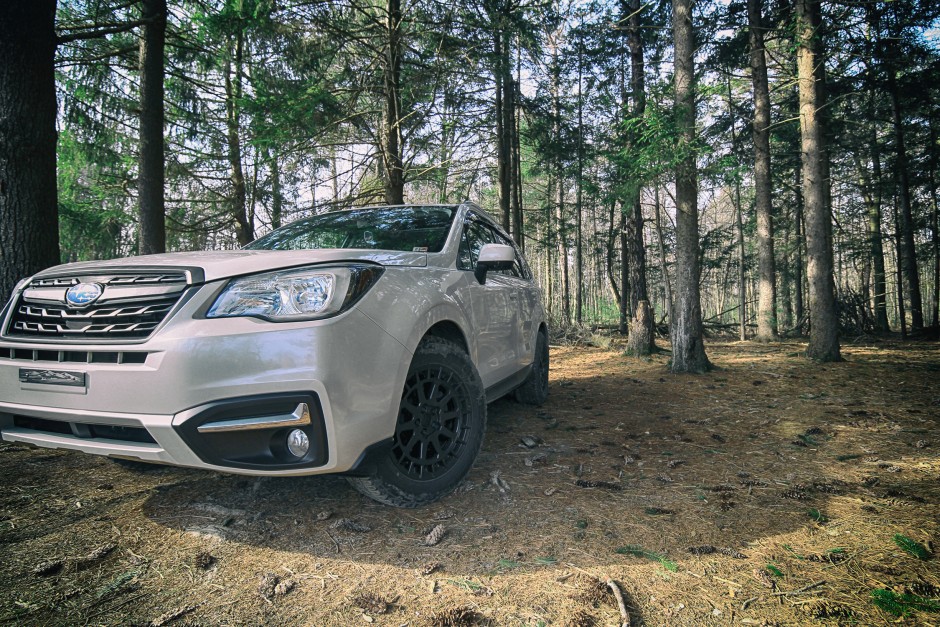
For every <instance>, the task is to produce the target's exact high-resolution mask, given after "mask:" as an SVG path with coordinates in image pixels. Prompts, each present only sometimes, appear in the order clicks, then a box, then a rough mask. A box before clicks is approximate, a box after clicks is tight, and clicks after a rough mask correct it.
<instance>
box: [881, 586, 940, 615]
mask: <svg viewBox="0 0 940 627" xmlns="http://www.w3.org/2000/svg"><path fill="white" fill-rule="evenodd" d="M871 601H872V603H874V604H875V605H877V606H878V607H879V608H881V609H883V610H884V611H886V612H888V613H889V614H894V615H895V616H908V615H909V614H911V613H912V612H914V611H921V612H931V613H936V612H940V603H938V602H936V601H931V600H930V599H925V598H924V597H920V596H917V595H916V594H898V593H897V592H894V591H893V590H888V589H887V588H879V589H877V590H872V591H871Z"/></svg>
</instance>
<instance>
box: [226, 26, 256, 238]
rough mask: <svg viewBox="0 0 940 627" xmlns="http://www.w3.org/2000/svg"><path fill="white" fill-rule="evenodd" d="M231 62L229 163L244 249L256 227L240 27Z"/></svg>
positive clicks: (228, 82)
mask: <svg viewBox="0 0 940 627" xmlns="http://www.w3.org/2000/svg"><path fill="white" fill-rule="evenodd" d="M233 43H234V50H232V59H231V60H230V61H227V62H226V68H225V109H226V125H227V130H228V133H227V137H226V138H227V141H228V161H229V167H230V169H231V174H230V175H229V178H230V180H231V181H232V219H233V220H235V236H236V237H237V238H238V243H239V244H240V245H242V246H244V245H245V244H247V243H249V242H251V241H252V240H253V239H254V238H255V234H254V228H253V227H252V225H251V222H249V220H248V214H247V212H246V210H245V198H246V196H247V194H246V190H245V173H244V171H243V169H242V145H241V105H240V101H241V97H242V55H243V54H244V44H245V38H244V33H243V32H242V28H241V26H239V28H238V32H237V33H236V34H235V41H234V42H233Z"/></svg>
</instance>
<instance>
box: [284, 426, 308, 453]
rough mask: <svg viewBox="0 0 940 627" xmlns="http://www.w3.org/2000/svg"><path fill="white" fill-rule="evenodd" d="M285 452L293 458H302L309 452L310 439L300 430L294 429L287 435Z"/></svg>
mask: <svg viewBox="0 0 940 627" xmlns="http://www.w3.org/2000/svg"><path fill="white" fill-rule="evenodd" d="M287 450H288V451H290V454H291V455H293V456H294V457H303V456H305V455H306V454H307V451H309V450H310V438H308V437H307V434H306V433H304V432H303V431H302V430H301V429H294V430H293V431H291V432H290V433H288V434H287Z"/></svg>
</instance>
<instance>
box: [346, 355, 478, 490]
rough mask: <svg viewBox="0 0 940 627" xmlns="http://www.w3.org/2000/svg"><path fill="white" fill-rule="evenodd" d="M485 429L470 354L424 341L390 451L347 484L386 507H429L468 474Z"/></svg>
mask: <svg viewBox="0 0 940 627" xmlns="http://www.w3.org/2000/svg"><path fill="white" fill-rule="evenodd" d="M485 430H486V398H485V395H484V391H483V383H482V381H481V380H480V375H479V374H478V373H477V369H476V367H475V366H474V365H473V362H472V361H471V360H470V357H469V355H467V353H466V352H465V351H464V350H463V349H462V348H461V347H460V346H458V345H457V344H455V343H453V342H450V341H448V340H445V339H442V338H437V337H427V338H425V339H424V340H423V341H422V342H421V344H420V345H419V346H418V348H417V350H416V351H415V354H414V358H413V359H412V362H411V367H410V368H409V369H408V376H407V378H406V379H405V387H404V390H403V391H402V397H401V402H400V404H399V409H398V421H397V424H396V425H395V434H394V436H393V437H392V446H391V448H390V450H389V452H388V453H387V454H386V455H383V456H382V458H381V459H379V460H378V462H377V464H376V469H375V472H374V473H373V474H372V475H370V476H367V477H352V478H350V483H352V485H353V486H354V487H355V488H356V489H357V490H359V491H360V492H362V493H363V494H365V495H366V496H368V497H370V498H373V499H375V500H376V501H379V502H382V503H385V504H388V505H394V506H397V507H419V506H421V505H425V504H427V503H431V502H433V501H436V500H437V499H439V498H441V497H443V496H445V495H447V494H449V493H450V492H452V491H453V490H454V488H456V487H457V485H458V484H459V483H460V481H461V480H462V479H463V478H464V477H465V476H466V475H467V473H468V472H469V471H470V468H471V467H472V466H473V462H474V460H475V459H476V457H477V454H478V453H479V451H480V447H481V446H482V444H483V434H484V432H485Z"/></svg>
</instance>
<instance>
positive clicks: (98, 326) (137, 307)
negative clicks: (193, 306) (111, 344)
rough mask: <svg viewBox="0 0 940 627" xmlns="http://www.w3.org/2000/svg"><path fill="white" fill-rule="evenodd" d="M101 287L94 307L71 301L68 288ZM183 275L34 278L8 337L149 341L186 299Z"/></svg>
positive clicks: (23, 298)
mask: <svg viewBox="0 0 940 627" xmlns="http://www.w3.org/2000/svg"><path fill="white" fill-rule="evenodd" d="M79 283H96V284H98V285H100V286H101V287H102V292H101V296H100V297H99V298H98V299H97V300H96V301H95V302H94V303H92V304H91V305H88V306H82V307H75V306H72V305H69V304H67V303H66V300H65V294H66V291H67V290H68V288H69V287H71V286H73V285H78V284H79ZM187 284H188V281H187V276H186V274H184V273H166V272H160V273H152V274H147V273H134V274H91V273H86V274H82V275H76V276H62V277H49V278H41V279H35V280H33V281H32V282H31V283H30V284H29V285H28V286H26V289H24V290H23V293H22V294H21V295H20V297H19V299H18V300H17V303H16V306H15V308H14V310H13V313H12V315H11V316H10V322H9V325H8V327H7V330H6V335H7V337H15V338H30V339H42V340H56V339H63V340H86V341H102V340H104V341H120V340H129V339H145V338H147V337H149V336H150V334H151V333H153V331H154V329H156V328H157V327H158V326H160V324H161V323H162V322H163V320H164V319H165V318H166V316H167V314H168V313H169V312H170V310H172V309H173V307H174V306H175V305H176V303H177V302H178V301H179V299H180V297H181V296H182V294H183V292H184V290H185V289H186V286H187Z"/></svg>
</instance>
